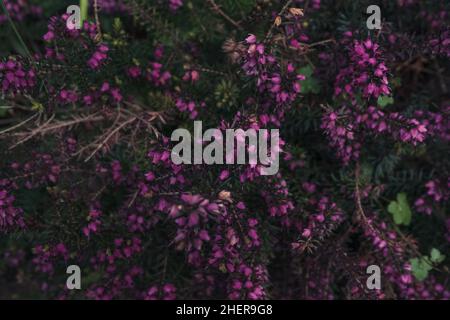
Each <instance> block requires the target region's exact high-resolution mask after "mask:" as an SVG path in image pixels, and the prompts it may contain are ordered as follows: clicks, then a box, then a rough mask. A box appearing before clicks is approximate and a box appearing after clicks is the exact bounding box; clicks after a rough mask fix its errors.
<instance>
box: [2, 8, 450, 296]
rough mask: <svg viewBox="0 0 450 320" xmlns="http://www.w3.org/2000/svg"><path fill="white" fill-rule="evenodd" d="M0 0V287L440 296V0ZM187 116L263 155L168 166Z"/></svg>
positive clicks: (443, 242) (445, 99) (40, 292)
mask: <svg viewBox="0 0 450 320" xmlns="http://www.w3.org/2000/svg"><path fill="white" fill-rule="evenodd" d="M2 2H3V7H2V9H3V10H4V11H2V14H1V15H0V37H1V46H0V53H1V62H0V90H1V96H0V105H1V107H0V125H1V128H0V148H1V154H2V157H1V159H0V239H1V240H0V248H1V249H0V254H1V256H2V258H1V259H0V285H1V286H0V287H1V289H0V297H2V298H63V299H74V298H82V299H83V298H87V299H118V298H127V299H129V298H130V299H175V298H177V299H183V298H194V299H196V298H200V299H204V298H225V299H228V298H229V299H270V298H271V299H442V298H444V299H448V298H449V297H450V289H449V288H450V286H449V285H450V283H449V269H448V266H447V265H446V263H448V259H449V258H448V253H449V252H448V249H449V242H450V216H449V202H448V201H449V196H450V191H449V190H450V188H449V187H450V165H449V162H448V156H449V145H448V142H449V139H450V124H449V112H450V100H449V90H450V81H449V73H448V70H449V69H448V68H449V57H450V29H449V17H448V13H449V12H450V6H449V2H448V1H435V0H433V1H431V0H430V1H416V0H407V1H406V0H396V1H391V0H384V1H366V0H361V1H343V0H342V1H334V0H322V1H320V0H312V1H308V0H305V1H303V0H294V1H292V0H289V1H287V0H284V1H274V0H222V1H219V0H216V1H212V0H206V1H205V0H169V1H165V0H154V1H139V0H98V1H89V2H90V4H91V6H90V9H89V15H88V18H87V20H85V21H84V22H83V25H82V28H81V29H80V30H77V29H74V30H69V29H68V28H67V27H66V20H67V19H68V15H67V14H65V12H66V8H67V6H69V5H70V4H73V3H71V2H70V1H31V0H30V1H26V0H4V1H2ZM370 4H377V5H379V6H380V7H381V13H382V29H381V30H368V29H367V27H366V20H367V18H368V15H367V14H366V8H367V7H368V6H369V5H370ZM5 10H6V11H7V12H9V15H7V14H6V11H5ZM194 120H201V121H203V126H204V128H206V127H208V128H220V129H223V130H225V129H228V128H235V129H236V128H242V129H248V128H256V129H257V128H269V129H280V136H281V146H282V152H281V159H280V166H281V167H280V171H279V173H278V174H276V175H272V176H264V175H261V172H260V167H259V166H254V165H206V164H198V165H175V164H174V163H173V162H172V161H171V158H170V152H171V148H172V146H173V142H172V141H171V140H170V136H171V133H172V132H173V130H174V129H177V128H187V129H189V130H192V128H193V121H194ZM73 264H75V265H78V266H80V268H81V271H82V289H81V290H68V289H67V288H66V279H67V276H68V275H67V274H66V268H67V266H69V265H73ZM369 265H378V266H379V267H380V268H381V271H382V288H381V290H370V289H368V288H367V286H366V280H367V277H368V274H366V269H367V267H368V266H369Z"/></svg>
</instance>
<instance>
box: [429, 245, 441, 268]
mask: <svg viewBox="0 0 450 320" xmlns="http://www.w3.org/2000/svg"><path fill="white" fill-rule="evenodd" d="M430 260H431V262H433V263H436V264H437V263H441V262H442V261H444V260H445V255H443V254H441V252H440V251H439V250H438V249H436V248H433V249H431V256H430Z"/></svg>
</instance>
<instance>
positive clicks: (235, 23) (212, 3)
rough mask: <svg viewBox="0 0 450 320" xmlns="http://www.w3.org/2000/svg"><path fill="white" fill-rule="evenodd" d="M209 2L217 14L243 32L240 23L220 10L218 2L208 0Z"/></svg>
mask: <svg viewBox="0 0 450 320" xmlns="http://www.w3.org/2000/svg"><path fill="white" fill-rule="evenodd" d="M207 1H208V3H209V4H210V5H211V7H212V10H213V11H215V12H216V13H218V14H219V15H221V16H222V17H223V18H224V19H225V20H227V21H228V22H229V23H231V24H232V25H233V26H235V27H236V28H238V29H239V30H243V28H242V27H241V25H240V24H239V23H238V22H236V21H235V20H233V19H232V18H231V17H230V16H228V15H227V14H226V13H225V12H223V11H222V9H220V7H219V6H218V5H217V4H216V2H215V1H214V0H207Z"/></svg>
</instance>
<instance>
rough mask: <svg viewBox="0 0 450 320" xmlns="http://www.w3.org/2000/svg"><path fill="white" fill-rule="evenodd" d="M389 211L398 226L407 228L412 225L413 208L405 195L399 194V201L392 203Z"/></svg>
mask: <svg viewBox="0 0 450 320" xmlns="http://www.w3.org/2000/svg"><path fill="white" fill-rule="evenodd" d="M387 209H388V211H389V213H391V214H392V215H393V217H394V222H395V223H396V224H399V225H400V224H403V225H405V226H407V225H409V224H410V223H411V208H410V207H409V204H408V200H407V199H406V194H405V193H403V192H402V193H399V194H397V201H391V203H389V206H388V208H387Z"/></svg>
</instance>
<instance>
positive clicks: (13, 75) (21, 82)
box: [0, 59, 36, 94]
mask: <svg viewBox="0 0 450 320" xmlns="http://www.w3.org/2000/svg"><path fill="white" fill-rule="evenodd" d="M0 83H1V89H2V92H3V93H12V94H15V93H18V92H21V93H22V92H27V91H30V90H32V89H33V88H34V86H35V85H36V73H35V71H34V70H33V69H32V68H25V67H24V66H23V64H22V63H21V62H19V61H15V60H12V59H9V60H7V61H5V62H0Z"/></svg>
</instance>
